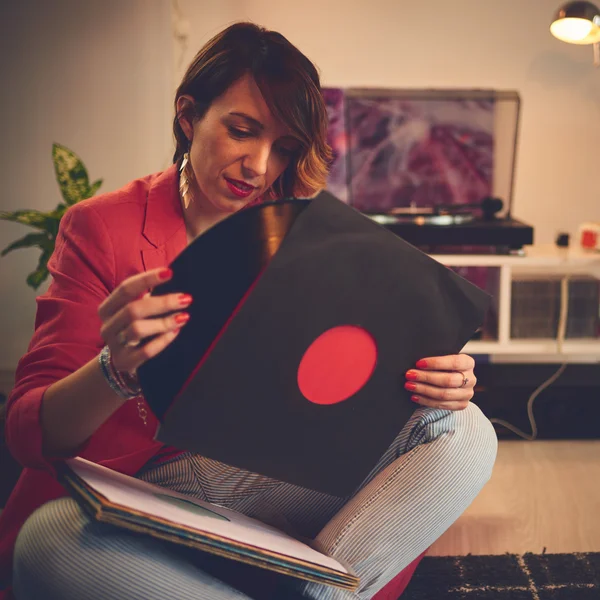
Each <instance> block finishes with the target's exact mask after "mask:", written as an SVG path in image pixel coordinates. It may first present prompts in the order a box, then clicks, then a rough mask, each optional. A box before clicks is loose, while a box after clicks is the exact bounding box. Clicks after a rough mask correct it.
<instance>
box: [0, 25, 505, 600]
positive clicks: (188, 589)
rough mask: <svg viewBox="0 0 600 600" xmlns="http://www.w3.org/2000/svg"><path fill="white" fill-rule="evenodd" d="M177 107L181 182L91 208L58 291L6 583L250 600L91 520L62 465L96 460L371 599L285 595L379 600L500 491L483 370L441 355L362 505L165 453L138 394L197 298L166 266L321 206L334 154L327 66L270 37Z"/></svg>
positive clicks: (38, 358)
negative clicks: (218, 239) (190, 246)
mask: <svg viewBox="0 0 600 600" xmlns="http://www.w3.org/2000/svg"><path fill="white" fill-rule="evenodd" d="M175 108H176V117H175V121H174V132H175V137H176V142H177V149H176V152H175V160H174V163H175V164H174V165H173V166H172V167H171V168H169V169H167V170H166V171H164V172H162V173H159V174H156V175H152V176H149V177H145V178H142V179H139V180H136V181H134V182H132V183H130V184H129V185H127V186H125V187H124V188H123V189H121V190H118V191H116V192H112V193H108V194H105V195H103V196H99V197H96V198H92V199H90V200H86V201H84V202H82V203H80V204H78V205H76V206H74V207H72V208H71V209H70V210H69V211H68V212H67V214H66V215H65V217H64V218H63V220H62V223H61V229H60V233H59V236H58V238H57V243H56V250H55V252H54V255H53V256H52V259H51V261H50V264H49V268H50V271H51V273H52V275H53V281H52V284H51V286H50V288H49V290H48V291H47V292H46V293H45V294H43V295H42V296H40V297H39V298H38V313H37V318H36V330H35V333H34V336H33V339H32V341H31V344H30V347H29V349H28V352H27V354H26V355H25V356H24V357H23V358H22V359H21V361H20V363H19V367H18V371H17V378H16V385H15V388H14V390H13V392H12V393H11V396H10V398H9V403H8V412H7V424H6V432H7V440H8V443H9V446H10V448H11V450H12V452H13V454H14V455H15V456H16V458H17V459H18V460H19V461H20V462H21V463H22V464H23V465H24V466H25V467H26V468H25V471H24V474H23V476H22V477H21V480H20V481H19V483H18V485H17V487H16V489H15V491H14V492H13V495H12V497H11V499H10V501H9V503H8V505H7V507H6V509H5V511H4V513H3V515H2V519H1V521H0V540H1V541H0V556H1V558H2V561H1V563H2V565H3V571H2V572H1V580H0V581H1V582H2V583H3V584H4V586H5V587H8V586H9V585H10V582H11V580H12V583H13V585H14V594H15V596H16V597H17V598H19V599H28V598H45V599H53V598H61V599H62V600H66V599H69V598H74V599H75V598H77V599H79V598H84V597H85V598H102V599H105V598H144V599H145V600H149V599H154V598H157V599H158V598H173V599H176V598H187V599H195V598H210V599H211V600H219V599H226V598H249V597H250V596H248V595H246V594H245V593H244V592H242V591H239V590H238V589H236V587H235V586H237V585H238V582H236V581H230V580H231V579H232V577H233V579H234V580H235V578H236V577H239V574H240V571H239V570H238V571H236V569H241V568H242V567H241V566H240V565H237V564H236V563H232V562H227V565H226V569H225V573H220V572H219V571H218V568H220V567H216V566H215V565H214V564H213V563H214V561H213V560H212V559H210V558H209V557H207V556H205V555H202V554H201V553H196V552H191V551H189V550H185V549H182V548H178V547H173V546H172V545H169V544H166V543H162V542H160V541H158V540H154V539H151V538H148V539H146V538H145V537H142V536H135V535H131V534H129V533H127V532H124V531H120V530H117V529H115V528H113V527H110V526H106V525H103V524H98V523H96V522H90V520H89V519H88V518H87V517H86V516H85V515H84V514H83V513H82V512H81V510H80V509H79V508H78V507H77V505H76V504H75V502H74V501H73V500H71V499H70V498H66V497H64V496H65V493H64V490H63V489H62V488H61V486H60V485H58V483H57V482H56V481H55V479H54V478H53V472H54V467H53V465H54V464H55V461H57V460H60V459H62V458H65V457H69V456H74V455H79V456H83V457H84V458H87V459H89V460H92V461H94V462H98V463H100V464H103V465H106V466H108V467H110V468H113V469H115V470H118V471H121V472H123V473H126V474H130V475H136V476H138V477H140V478H142V479H144V480H146V481H150V482H154V483H157V484H159V485H162V486H167V487H169V488H171V489H175V490H177V491H180V492H183V493H187V494H193V495H195V496H196V497H198V498H200V499H203V500H208V501H211V502H215V503H219V504H222V505H226V506H229V507H231V508H233V509H236V510H240V511H242V512H245V513H246V514H249V515H252V516H254V517H257V518H259V519H262V520H264V521H266V522H269V523H272V524H274V525H276V526H280V527H287V528H290V529H292V530H293V531H295V532H297V533H298V535H302V536H306V537H311V538H316V539H317V541H318V542H319V543H320V544H321V545H322V546H323V548H324V550H325V551H326V552H328V553H330V554H331V555H333V556H336V557H338V558H340V559H343V560H346V561H348V562H349V563H350V564H351V565H352V566H353V567H354V569H355V570H356V571H357V573H358V575H359V576H360V577H361V581H362V583H361V587H360V590H359V591H358V592H357V593H356V594H353V593H350V592H346V591H342V590H336V589H334V588H329V587H325V586H321V585H317V584H314V583H306V582H301V581H299V580H295V579H291V578H281V585H282V586H283V588H284V589H285V591H282V592H279V595H278V597H281V598H291V597H303V598H331V599H342V598H370V597H372V596H373V595H374V594H375V593H376V592H377V591H378V590H379V589H381V588H382V587H383V586H384V585H385V584H386V583H387V582H388V581H389V580H390V579H392V578H393V577H394V576H395V575H396V574H397V573H398V572H399V571H401V570H402V569H403V568H404V567H405V566H406V565H407V564H408V563H410V562H411V561H412V560H413V559H414V558H415V557H416V556H418V555H419V554H421V553H422V552H423V551H424V550H425V549H426V548H427V547H428V546H429V545H430V544H431V543H432V542H433V541H434V540H435V539H437V538H438V537H439V536H440V535H441V534H442V533H443V532H444V531H445V530H446V529H447V528H448V527H449V526H450V525H451V523H452V522H454V521H455V520H456V519H457V518H458V516H459V515H460V514H461V513H462V512H463V511H464V509H465V508H466V507H467V506H468V505H469V503H470V502H471V501H472V500H473V498H474V497H475V496H476V495H477V493H478V492H479V490H480V489H481V487H482V486H483V485H484V483H485V482H486V481H487V480H488V478H489V476H490V472H491V468H492V465H493V462H494V459H495V454H496V438H495V435H494V432H493V429H492V427H491V425H490V423H489V421H487V419H485V418H484V417H483V415H482V413H481V412H480V410H479V409H478V408H477V407H475V406H474V405H470V404H469V400H470V399H471V397H472V395H473V386H474V384H475V376H474V374H473V366H474V361H473V360H472V358H470V357H468V356H466V355H457V356H445V357H429V358H425V359H424V360H422V361H419V362H418V363H417V365H416V368H415V369H411V371H409V372H408V373H407V374H406V378H407V382H406V387H407V388H408V389H410V390H412V391H414V397H413V399H414V400H415V402H418V403H419V404H420V405H421V406H420V407H419V408H418V409H417V410H416V412H415V414H414V416H413V418H412V419H411V420H410V422H409V423H408V424H407V426H406V427H405V428H404V429H403V430H402V431H401V432H398V437H397V438H396V440H395V441H394V443H393V444H392V445H391V446H390V448H389V449H388V451H387V452H386V454H385V455H384V456H383V457H382V458H381V460H380V461H379V464H378V465H377V466H376V468H375V469H374V470H373V472H372V473H371V474H370V476H369V477H368V478H367V479H366V480H365V482H363V484H362V486H361V487H360V489H359V490H358V491H357V492H356V493H355V494H353V495H352V496H351V497H348V498H335V497H331V496H327V495H325V494H319V493H315V492H312V491H310V490H307V489H302V488H298V487H295V486H292V485H290V484H285V483H281V482H276V481H273V480H269V479H267V478H264V477H261V476H259V475H256V474H252V473H248V472H246V471H242V470H239V469H235V468H232V467H228V466H226V465H224V464H222V463H218V462H216V461H212V460H208V459H205V458H203V457H200V456H196V455H192V454H190V453H181V452H179V451H177V450H176V449H174V448H167V447H164V446H163V445H161V444H160V443H158V442H155V441H154V440H153V432H154V431H155V429H156V425H157V421H156V419H155V417H154V416H153V415H152V414H151V413H150V411H149V410H148V409H147V407H146V405H145V403H144V401H143V399H142V398H140V397H137V396H138V391H139V390H138V389H136V382H135V370H136V369H137V368H138V367H139V366H140V365H141V364H142V363H143V362H145V361H146V360H148V358H150V357H151V356H155V355H156V354H157V353H159V352H160V351H161V350H162V349H163V348H165V347H166V346H167V345H168V344H169V343H171V342H172V340H173V339H174V338H175V336H176V335H177V333H178V332H179V331H180V329H181V328H182V327H185V323H186V320H187V313H186V307H188V306H189V305H190V303H191V302H193V298H190V297H189V296H185V295H182V294H169V295H166V296H162V297H151V296H150V295H149V294H147V292H148V290H151V289H152V288H153V287H154V286H156V285H157V284H159V283H160V282H163V281H165V280H167V279H169V278H170V277H171V272H170V270H169V269H168V268H166V267H165V265H167V264H169V262H170V261H171V260H173V259H174V258H175V256H177V254H179V253H180V252H181V251H182V249H183V248H184V247H185V246H186V244H187V243H189V242H190V241H191V240H193V239H194V238H195V237H196V236H197V235H199V234H201V233H202V232H204V231H206V229H208V228H209V227H211V226H212V225H214V224H215V223H217V222H219V221H220V220H222V219H224V218H226V217H227V216H228V215H230V214H232V213H234V212H236V211H238V210H240V209H242V208H244V207H246V206H248V205H250V204H252V203H254V202H260V201H261V200H262V199H264V198H280V197H282V196H291V195H296V196H307V195H312V194H314V193H316V192H317V191H318V190H319V189H320V188H322V187H323V186H324V184H325V178H326V172H327V168H326V166H327V163H328V161H329V158H330V154H329V149H328V147H327V144H326V141H325V139H326V112H325V107H324V104H323V100H322V97H321V92H320V83H319V77H318V74H317V72H316V70H315V68H314V66H313V65H312V64H311V63H310V61H309V60H308V59H307V58H306V57H304V56H303V55H302V54H301V53H300V52H299V51H298V50H297V49H296V48H294V47H293V46H292V45H291V44H290V43H289V42H288V41H287V40H286V39H285V38H283V37H282V36H281V35H280V34H277V33H274V32H268V31H265V30H264V29H261V28H258V27H256V26H254V25H250V24H237V25H234V26H232V27H230V28H228V29H227V30H225V31H224V32H222V33H221V34H219V35H217V36H216V37H215V38H214V39H213V40H211V41H210V42H209V43H208V44H207V45H206V46H205V47H204V48H203V49H202V50H201V51H200V53H199V54H198V55H197V56H196V58H195V59H194V61H193V63H192V64H191V66H190V67H189V69H188V71H187V73H186V75H185V77H184V79H183V82H182V83H181V85H180V87H179V89H178V90H177V95H176V105H175ZM180 171H181V172H180ZM212 259H213V257H207V260H212ZM167 313H169V315H170V316H163V317H162V318H155V317H156V316H160V315H165V314H167ZM148 336H153V337H152V341H151V342H150V343H148V344H146V345H143V346H141V345H139V341H140V340H141V339H142V338H146V337H148ZM23 523H24V524H23ZM17 535H18V538H17ZM15 540H16V544H15ZM13 546H14V560H13V561H12V562H13V567H12V569H11V566H10V565H11V556H12V554H13ZM217 562H218V561H217ZM11 572H12V577H11ZM232 573H233V574H236V575H234V576H232V575H231V574H232ZM228 574H229V575H228Z"/></svg>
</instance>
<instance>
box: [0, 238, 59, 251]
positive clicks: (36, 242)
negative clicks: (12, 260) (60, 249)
mask: <svg viewBox="0 0 600 600" xmlns="http://www.w3.org/2000/svg"><path fill="white" fill-rule="evenodd" d="M32 246H38V247H39V248H41V249H42V250H50V251H52V250H53V248H54V240H51V239H50V237H49V236H48V234H47V233H29V234H27V235H26V236H25V237H22V238H21V239H20V240H17V241H16V242H13V243H12V244H10V246H7V247H6V248H4V250H2V253H1V254H0V256H6V255H7V254H8V253H9V252H12V251H13V250H17V249H18V248H30V247H32Z"/></svg>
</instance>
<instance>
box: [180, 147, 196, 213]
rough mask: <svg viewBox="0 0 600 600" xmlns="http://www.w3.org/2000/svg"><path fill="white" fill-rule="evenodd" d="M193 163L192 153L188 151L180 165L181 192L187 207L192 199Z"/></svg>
mask: <svg viewBox="0 0 600 600" xmlns="http://www.w3.org/2000/svg"><path fill="white" fill-rule="evenodd" d="M193 176H194V175H193V171H192V164H191V163H190V154H189V152H186V153H185V154H184V155H183V160H182V161H181V166H180V167H179V193H180V194H181V198H182V200H183V206H184V208H186V209H187V207H188V206H189V205H190V202H191V201H192V192H191V191H190V180H191V179H192V178H193Z"/></svg>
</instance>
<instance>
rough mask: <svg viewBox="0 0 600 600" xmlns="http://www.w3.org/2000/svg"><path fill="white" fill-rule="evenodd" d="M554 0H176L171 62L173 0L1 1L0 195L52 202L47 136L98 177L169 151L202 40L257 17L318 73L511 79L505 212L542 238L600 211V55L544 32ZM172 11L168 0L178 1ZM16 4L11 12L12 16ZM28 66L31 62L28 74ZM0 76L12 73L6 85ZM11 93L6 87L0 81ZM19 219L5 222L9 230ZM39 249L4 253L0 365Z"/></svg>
mask: <svg viewBox="0 0 600 600" xmlns="http://www.w3.org/2000/svg"><path fill="white" fill-rule="evenodd" d="M558 4H560V0H454V1H453V2H448V1H447V0H428V1H427V2H414V1H407V0H369V1H368V2H367V1H363V0H343V1H342V0H329V1H328V0H303V1H302V2H291V1H282V0H278V1H277V2H276V1H274V0H203V1H199V0H179V1H178V3H176V6H178V7H179V12H180V13H181V16H182V17H183V19H184V20H185V19H187V20H188V21H189V25H190V34H189V39H188V42H187V47H185V48H182V47H181V46H180V45H178V44H177V43H175V45H174V48H173V49H174V50H175V57H177V56H178V53H179V52H180V51H183V60H182V61H181V63H179V61H177V62H176V65H175V66H174V67H173V69H174V71H175V72H174V73H173V72H171V67H172V63H171V50H172V48H171V46H170V41H169V36H170V31H169V28H170V21H169V19H170V17H169V1H168V0H162V1H161V0H85V1H81V0H70V1H69V0H52V2H47V1H44V0H39V1H38V2H34V1H33V0H26V1H24V0H21V1H20V2H19V3H17V2H13V3H11V4H10V8H9V7H8V3H2V9H1V10H2V13H0V23H1V25H0V26H1V27H2V29H3V30H5V31H0V39H2V40H3V41H2V44H3V50H2V53H1V56H0V61H1V63H0V64H1V66H2V68H1V76H2V83H3V84H5V87H6V89H8V90H9V93H8V95H7V98H3V99H2V106H1V107H0V110H1V113H0V114H1V115H2V124H3V129H2V133H3V159H4V160H3V161H2V167H1V168H2V175H3V177H2V182H3V192H2V196H1V204H0V205H1V207H2V209H6V208H10V209H14V208H17V207H23V206H30V207H33V208H52V207H53V206H54V205H55V204H56V202H58V192H57V190H56V185H55V183H54V180H53V173H52V165H51V161H50V155H49V152H50V146H51V143H52V141H54V140H56V141H60V142H62V143H64V144H66V145H69V146H71V147H73V149H75V150H76V151H77V152H79V153H80V154H81V155H82V156H83V157H84V159H85V161H86V163H87V165H88V167H89V170H90V175H91V176H92V177H94V178H95V177H104V178H105V184H104V186H103V188H102V189H103V190H109V189H114V188H116V187H118V186H119V185H121V184H123V183H125V182H126V181H128V180H130V179H132V178H133V177H136V176H138V175H141V174H144V173H149V172H152V171H155V170H158V169H160V168H162V167H163V166H164V165H165V164H166V163H167V162H168V160H169V158H170V151H171V142H170V135H169V128H170V121H171V93H172V90H173V87H174V82H175V81H177V79H178V77H179V76H180V75H181V74H182V72H183V70H184V68H185V66H186V65H187V63H188V62H189V60H191V58H192V57H193V55H194V54H195V52H196V51H197V50H198V49H199V48H200V46H201V45H202V44H203V43H204V42H206V41H207V40H208V39H209V38H210V37H211V36H212V35H214V34H215V33H217V32H218V31H220V30H221V29H222V28H223V27H225V26H226V25H228V24H230V23H232V22H234V21H237V20H241V19H250V20H253V21H255V22H257V23H260V24H263V25H265V26H267V27H269V28H272V29H276V30H279V31H281V32H282V33H283V34H284V35H286V37H288V38H289V39H290V41H291V42H293V43H294V44H296V45H298V46H299V47H300V48H301V49H302V50H303V51H304V52H305V53H306V54H307V55H308V56H309V57H310V58H311V59H313V60H314V61H315V62H316V63H317V65H318V66H319V67H320V70H321V73H322V79H323V83H324V84H325V85H340V86H355V85H356V86H386V87H453V88H456V87H465V88H473V87H484V88H490V87H491V88H496V89H516V90H518V91H519V92H520V93H521V96H522V101H523V113H522V127H521V138H520V149H519V156H518V171H517V179H516V187H515V200H514V207H513V209H514V210H513V212H514V214H515V216H517V217H518V218H521V219H523V220H525V221H528V222H530V223H532V224H533V225H534V226H535V229H536V240H537V241H539V242H550V241H552V240H553V238H554V236H555V234H556V232H557V231H558V230H567V231H570V232H571V233H574V232H575V231H576V229H577V226H578V225H579V223H580V222H582V221H585V220H595V221H600V183H599V181H598V176H597V172H598V170H599V167H600V151H599V150H598V147H599V145H600V144H599V142H600V69H594V67H593V65H592V52H591V49H590V48H589V47H588V48H585V47H577V46H571V45H568V44H564V43H561V42H559V41H558V40H555V39H554V38H553V37H552V36H551V35H550V33H549V31H548V26H549V21H550V18H551V16H552V13H553V12H554V10H555V9H556V7H557V6H558ZM175 13H176V14H177V11H175ZM8 17H10V19H8ZM32 74H33V75H32ZM6 84H8V85H6ZM4 94H5V93H4V92H3V95H4ZM24 233H25V228H23V227H19V226H17V225H9V224H3V223H0V241H1V243H2V246H4V245H6V244H7V243H9V242H10V241H12V240H13V239H16V237H17V236H21V235H22V234H24ZM36 259H37V254H36V253H35V252H34V251H31V252H30V251H22V250H21V251H17V252H15V253H14V255H12V256H9V257H6V258H3V259H0V294H1V300H2V307H3V310H2V311H1V313H0V323H1V326H0V327H1V332H2V341H3V343H2V344H0V368H8V369H10V368H13V367H14V364H16V361H17V359H18V357H19V356H20V355H21V354H22V352H23V351H24V350H25V348H26V345H27V342H28V340H29V336H30V333H31V327H32V322H33V316H34V302H33V298H34V293H33V292H32V291H29V289H28V288H26V286H25V284H24V277H25V274H26V273H27V272H28V271H27V269H29V268H30V267H33V266H34V265H35V261H36Z"/></svg>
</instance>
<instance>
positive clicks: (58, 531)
mask: <svg viewBox="0 0 600 600" xmlns="http://www.w3.org/2000/svg"><path fill="white" fill-rule="evenodd" d="M87 523H89V519H88V518H87V516H86V515H85V514H84V513H83V511H82V510H81V509H80V508H79V506H78V505H77V503H76V502H75V501H74V500H73V499H72V498H60V499H58V500H52V501H51V502H48V503H46V504H44V505H43V506H41V507H40V508H38V509H37V510H36V511H35V512H34V513H33V514H32V515H31V516H30V517H29V518H28V519H27V521H25V523H24V524H23V526H22V527H21V530H20V532H19V535H18V537H17V541H16V544H15V553H14V566H13V585H14V589H15V594H16V595H17V597H18V598H21V597H22V598H29V597H38V596H39V592H40V590H41V589H45V590H48V588H47V587H46V582H47V581H49V580H52V581H54V582H60V580H61V579H62V578H63V576H64V578H65V579H66V578H67V573H66V571H67V570H71V569H73V568H74V563H75V562H76V559H77V555H78V552H77V549H76V543H77V540H78V539H79V536H80V533H81V531H82V529H83V528H84V527H85V525H86V524H87ZM44 597H46V598H49V597H50V596H48V595H46V596H44Z"/></svg>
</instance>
